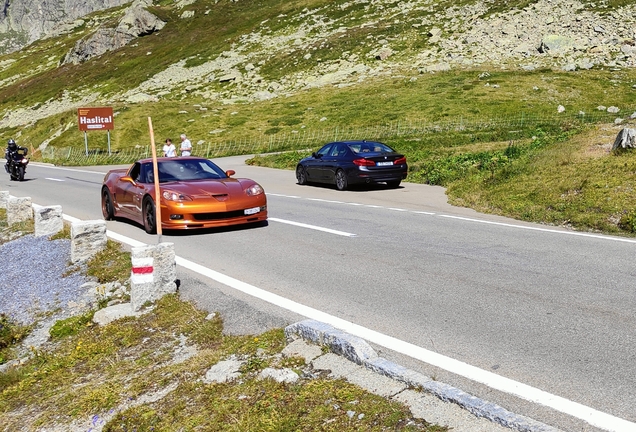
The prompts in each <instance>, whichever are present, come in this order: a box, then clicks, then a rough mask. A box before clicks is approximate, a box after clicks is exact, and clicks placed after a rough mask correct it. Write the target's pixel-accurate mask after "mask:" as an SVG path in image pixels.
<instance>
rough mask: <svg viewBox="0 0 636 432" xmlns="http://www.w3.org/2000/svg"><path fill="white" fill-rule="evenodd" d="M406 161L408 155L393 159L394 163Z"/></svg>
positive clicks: (399, 163)
mask: <svg viewBox="0 0 636 432" xmlns="http://www.w3.org/2000/svg"><path fill="white" fill-rule="evenodd" d="M405 163H406V156H402V157H401V158H399V159H396V160H394V161H393V165H402V164H405Z"/></svg>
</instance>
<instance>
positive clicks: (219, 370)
mask: <svg viewBox="0 0 636 432" xmlns="http://www.w3.org/2000/svg"><path fill="white" fill-rule="evenodd" d="M243 364H245V361H242V360H236V359H229V360H223V361H220V362H218V363H217V364H215V365H214V366H212V367H211V368H210V369H209V370H208V371H207V372H206V374H205V378H204V379H203V382H205V383H207V384H210V383H224V382H228V381H232V380H235V379H236V378H238V377H240V376H241V372H240V371H239V369H240V368H241V366H243Z"/></svg>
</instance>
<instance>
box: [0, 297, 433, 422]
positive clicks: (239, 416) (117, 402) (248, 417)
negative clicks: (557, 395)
mask: <svg viewBox="0 0 636 432" xmlns="http://www.w3.org/2000/svg"><path fill="white" fill-rule="evenodd" d="M206 315H207V312H204V311H201V310H198V309H196V308H195V307H194V306H193V305H192V304H191V303H188V302H183V301H180V300H179V298H178V296H176V295H168V296H165V297H164V298H163V299H161V300H160V301H158V303H157V305H156V307H155V308H154V309H153V310H152V311H150V312H149V313H147V314H145V315H143V316H141V317H139V318H137V319H133V318H126V319H121V320H118V321H115V322H113V323H111V324H109V325H107V326H103V327H98V326H86V325H71V327H73V331H71V332H64V334H63V335H60V336H59V337H58V339H57V340H58V343H57V344H56V345H55V346H54V347H53V349H51V350H50V351H48V350H42V351H39V352H37V353H36V354H37V355H36V356H35V357H34V358H33V359H32V360H31V361H29V362H27V363H25V364H23V365H21V366H19V367H17V368H15V369H13V370H12V371H11V374H10V375H7V376H5V377H3V379H2V380H0V391H2V395H3V397H2V398H1V399H0V421H1V422H2V424H3V425H4V426H5V427H8V428H13V427H18V426H19V427H23V428H25V427H26V428H30V429H32V428H42V427H44V428H46V427H50V426H52V425H54V424H64V423H68V422H71V421H74V420H75V421H84V422H86V421H90V420H91V419H92V420H93V421H95V422H98V421H103V422H105V424H104V426H103V430H104V431H126V430H133V429H135V430H155V431H173V430H175V429H179V430H196V429H201V428H202V429H205V430H219V431H222V430H256V429H258V430H289V429H292V430H330V431H336V430H369V431H382V430H403V431H416V430H419V431H444V430H446V428H443V427H439V426H435V425H429V424H427V423H426V422H424V421H422V420H418V419H413V418H412V417H411V415H410V413H409V411H408V408H407V407H405V406H404V405H401V404H399V403H395V402H390V401H389V400H388V399H386V398H382V397H379V396H375V395H372V394H370V393H367V392H366V391H364V390H362V389H360V388H359V387H356V386H354V385H352V384H349V383H347V382H345V381H341V380H331V379H325V378H319V379H308V378H302V379H301V380H300V381H298V382H297V383H295V384H284V383H277V382H275V381H273V380H258V379H256V374H257V373H258V372H260V371H261V370H262V369H263V368H264V367H266V366H271V367H293V368H295V369H296V370H301V369H302V368H305V367H307V366H306V365H305V364H304V361H303V360H302V359H299V358H294V357H290V358H283V357H280V356H278V355H276V354H277V353H279V352H280V351H281V349H282V348H283V347H284V346H285V337H284V334H283V331H282V330H272V331H269V332H266V333H264V334H261V335H257V336H240V337H239V336H226V335H224V334H223V323H222V320H221V318H220V317H219V316H218V315H217V317H215V318H214V319H212V320H207V319H206ZM68 323H69V321H68V320H67V321H65V322H64V323H62V324H60V325H59V326H58V327H57V328H58V329H59V328H62V327H64V326H65V325H67V324H68ZM179 336H181V337H186V338H187V341H188V342H187V344H188V345H189V346H195V347H196V350H195V352H194V354H193V356H192V357H190V358H189V359H187V360H185V361H183V362H175V361H173V358H174V355H175V354H174V353H175V350H176V349H177V347H178V346H179V344H180V339H179ZM230 354H233V355H235V356H238V357H239V358H243V359H245V360H246V363H245V366H244V367H243V369H242V373H243V377H242V379H240V380H237V381H233V382H230V383H224V384H205V383H203V382H202V381H201V380H200V378H202V377H203V376H205V373H206V371H207V369H209V368H210V367H211V366H212V365H214V364H215V363H217V362H218V361H219V360H221V359H224V358H226V357H228V356H229V355H230ZM170 385H172V386H174V389H173V390H172V391H171V392H169V393H167V394H166V395H165V396H164V397H162V398H159V399H158V400H155V401H153V402H147V403H144V404H141V405H136V404H135V403H132V404H130V402H131V401H135V400H138V399H139V398H141V397H142V396H143V395H145V394H152V393H154V392H157V391H158V390H160V389H162V388H165V387H168V386H170ZM126 404H128V405H126ZM348 410H353V411H355V412H356V416H355V417H353V418H350V417H349V416H348V415H347V411H348ZM109 413H111V414H109ZM360 413H363V414H364V416H360V417H358V416H357V415H358V414H360Z"/></svg>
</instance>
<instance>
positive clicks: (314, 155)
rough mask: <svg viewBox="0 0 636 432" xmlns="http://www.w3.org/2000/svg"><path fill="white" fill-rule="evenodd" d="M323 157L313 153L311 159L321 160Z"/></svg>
mask: <svg viewBox="0 0 636 432" xmlns="http://www.w3.org/2000/svg"><path fill="white" fill-rule="evenodd" d="M321 156H322V155H321V154H320V153H316V152H313V153H312V154H311V157H312V158H314V159H320V157H321Z"/></svg>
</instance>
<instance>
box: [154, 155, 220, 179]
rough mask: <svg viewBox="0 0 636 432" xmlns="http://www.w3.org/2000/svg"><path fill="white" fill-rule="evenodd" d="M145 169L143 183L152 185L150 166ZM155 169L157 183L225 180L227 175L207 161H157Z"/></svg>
mask: <svg viewBox="0 0 636 432" xmlns="http://www.w3.org/2000/svg"><path fill="white" fill-rule="evenodd" d="M145 168H146V171H147V174H146V182H145V183H152V182H153V181H154V176H153V174H152V164H151V163H148V164H146V166H145ZM157 169H158V171H159V183H167V182H173V181H195V180H216V179H224V178H227V174H225V172H223V170H222V169H221V168H219V167H218V166H216V165H215V164H214V163H213V162H211V161H209V160H207V159H187V160H186V159H183V160H166V161H159V162H157Z"/></svg>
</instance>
